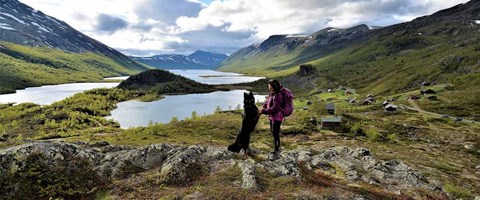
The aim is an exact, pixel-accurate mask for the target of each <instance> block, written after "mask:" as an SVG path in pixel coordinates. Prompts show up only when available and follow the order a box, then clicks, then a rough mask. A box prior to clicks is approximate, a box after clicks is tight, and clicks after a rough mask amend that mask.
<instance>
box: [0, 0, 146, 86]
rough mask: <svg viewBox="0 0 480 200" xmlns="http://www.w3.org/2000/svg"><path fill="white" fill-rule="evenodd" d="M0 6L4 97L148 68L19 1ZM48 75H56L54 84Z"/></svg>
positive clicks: (0, 80) (6, 1) (0, 81)
mask: <svg viewBox="0 0 480 200" xmlns="http://www.w3.org/2000/svg"><path fill="white" fill-rule="evenodd" d="M0 2H1V5H2V6H1V7H0V42H1V43H0V45H1V46H0V57H2V59H1V61H0V62H1V63H2V65H1V67H0V72H1V73H0V74H1V75H0V86H2V88H1V89H0V93H4V92H13V91H15V89H19V88H24V87H28V86H36V85H42V84H58V83H62V82H75V81H91V80H99V79H101V78H102V77H107V76H118V75H127V74H135V73H138V72H140V71H144V70H146V69H148V67H146V66H144V65H142V64H139V63H137V62H135V61H132V60H131V59H130V58H128V57H127V56H125V55H123V54H122V53H120V52H118V51H116V50H114V49H112V48H110V47H108V46H106V45H104V44H102V43H100V42H98V41H96V40H94V39H92V38H90V37H88V36H86V35H84V34H82V33H81V32H79V31H77V30H75V29H74V28H72V27H71V26H69V25H68V24H66V23H65V22H63V21H60V20H58V19H55V18H53V17H50V16H48V15H45V14H44V13H42V12H41V11H38V10H35V9H33V8H31V7H29V6H27V5H25V4H23V3H20V2H19V1H17V0H0ZM78 65H82V66H80V67H78ZM48 71H54V72H53V73H54V74H55V76H54V78H53V79H52V78H51V77H50V76H49V74H48V73H46V72H48ZM55 77H57V78H55ZM54 79H59V80H54Z"/></svg>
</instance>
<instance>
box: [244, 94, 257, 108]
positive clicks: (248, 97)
mask: <svg viewBox="0 0 480 200" xmlns="http://www.w3.org/2000/svg"><path fill="white" fill-rule="evenodd" d="M243 104H244V105H254V104H255V97H254V96H253V93H252V92H250V93H246V92H244V93H243Z"/></svg>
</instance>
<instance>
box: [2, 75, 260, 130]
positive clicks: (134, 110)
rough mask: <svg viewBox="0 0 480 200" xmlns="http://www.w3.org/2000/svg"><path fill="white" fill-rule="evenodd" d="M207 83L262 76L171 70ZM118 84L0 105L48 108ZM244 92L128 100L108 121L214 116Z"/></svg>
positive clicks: (52, 88) (76, 86)
mask: <svg viewBox="0 0 480 200" xmlns="http://www.w3.org/2000/svg"><path fill="white" fill-rule="evenodd" d="M170 72H172V73H175V74H179V75H182V76H185V77H187V78H190V79H193V80H195V81H198V82H201V83H205V84H231V83H242V82H250V81H255V80H258V79H261V78H263V77H250V76H243V75H241V74H237V73H228V72H219V71H213V70H170ZM127 78H128V76H122V77H110V78H106V79H107V80H113V79H119V80H125V79H127ZM118 84H119V83H71V84H61V85H47V86H42V87H30V88H26V89H23V90H17V91H16V93H13V94H3V95H0V103H13V102H15V103H17V104H19V103H24V102H32V103H36V104H40V105H48V104H51V103H53V102H56V101H60V100H62V99H65V98H67V97H69V96H72V95H74V94H75V93H79V92H83V91H86V90H91V89H94V88H113V87H116V86H117V85H118ZM243 92H245V91H244V90H234V91H218V92H212V93H205V94H187V95H169V96H165V98H164V99H161V100H158V101H153V102H139V101H126V102H121V103H119V104H117V106H118V108H117V109H115V110H113V111H112V112H111V116H108V117H107V118H108V119H113V120H116V121H118V122H119V123H120V126H121V127H122V128H129V127H138V126H147V125H148V124H149V123H150V122H153V123H155V122H159V123H168V122H170V121H171V120H172V118H173V117H176V118H177V119H178V120H182V119H185V118H190V117H191V116H192V112H193V111H195V112H196V113H197V115H198V116H202V115H204V114H212V113H213V112H215V110H216V109H217V107H219V108H220V109H222V110H228V109H235V108H236V107H237V106H243ZM255 98H256V99H257V101H264V100H265V98H264V96H257V95H256V96H255Z"/></svg>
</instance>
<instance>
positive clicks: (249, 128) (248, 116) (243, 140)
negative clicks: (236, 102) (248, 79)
mask: <svg viewBox="0 0 480 200" xmlns="http://www.w3.org/2000/svg"><path fill="white" fill-rule="evenodd" d="M259 118H260V115H259V114H258V108H257V106H256V105H255V97H253V94H252V92H250V93H248V94H247V93H243V120H242V127H240V130H238V134H237V139H236V140H235V143H233V144H231V145H230V146H228V150H229V151H232V152H236V153H239V152H240V150H243V153H244V154H245V156H247V150H248V146H249V144H250V134H251V133H252V132H253V131H254V130H255V126H257V123H258V119H259Z"/></svg>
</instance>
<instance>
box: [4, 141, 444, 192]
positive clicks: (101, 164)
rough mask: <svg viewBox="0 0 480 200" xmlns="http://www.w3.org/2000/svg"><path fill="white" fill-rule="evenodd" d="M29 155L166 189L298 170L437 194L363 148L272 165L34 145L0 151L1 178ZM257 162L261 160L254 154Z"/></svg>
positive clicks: (182, 153) (227, 156) (193, 151)
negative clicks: (154, 172) (150, 176)
mask: <svg viewBox="0 0 480 200" xmlns="http://www.w3.org/2000/svg"><path fill="white" fill-rule="evenodd" d="M33 153H40V154H43V155H44V157H43V158H44V159H45V161H46V162H49V163H51V162H62V160H64V159H65V158H66V157H75V158H82V159H84V160H87V161H88V162H89V163H91V164H92V166H95V171H96V172H97V173H98V174H99V175H100V176H101V177H105V178H113V179H115V178H120V179H121V178H125V177H129V176H130V175H131V174H135V173H138V172H141V171H145V170H149V169H158V170H159V172H160V177H161V180H160V181H161V182H162V183H164V184H169V185H183V184H186V183H189V182H191V181H193V180H195V179H196V178H198V177H199V176H200V175H202V174H204V173H214V172H215V171H221V170H225V169H227V168H229V166H230V167H232V166H236V167H239V168H240V171H241V173H242V175H241V177H242V180H241V184H240V186H241V187H242V188H247V189H252V190H256V189H257V188H258V185H257V184H258V183H257V180H256V176H257V174H256V173H257V171H268V172H270V173H272V174H274V175H275V176H290V177H294V178H297V179H299V180H301V178H302V170H301V167H305V168H306V169H307V170H310V171H315V170H320V171H322V172H323V173H325V174H330V175H332V176H336V177H339V178H343V179H345V180H348V181H349V182H363V183H369V184H373V185H376V186H378V187H380V188H384V189H386V190H389V191H392V192H402V191H405V190H410V189H413V188H423V189H427V190H432V191H436V190H441V188H440V187H438V186H435V185H434V184H432V183H431V182H430V181H429V180H427V178H425V177H424V176H423V175H421V174H420V173H418V172H416V171H415V170H413V169H412V168H410V167H409V166H407V165H406V164H405V163H403V162H401V161H397V160H390V161H380V160H377V159H375V158H374V157H373V155H372V154H371V153H370V151H369V150H368V149H365V148H357V149H352V148H349V147H334V148H328V149H321V150H315V151H313V150H312V149H308V148H306V149H296V150H291V151H285V152H282V154H281V157H280V158H279V159H277V160H275V161H270V160H263V159H255V160H253V159H247V160H242V159H236V158H237V156H235V155H234V154H232V153H230V152H228V151H226V149H225V148H216V147H200V146H190V147H185V146H178V145H171V144H154V145H149V146H145V147H138V148H136V147H130V146H117V145H110V144H108V143H106V142H101V143H95V144H87V143H75V144H72V143H57V142H34V143H30V144H25V145H20V146H16V147H11V148H8V149H4V150H2V151H1V152H0V175H4V174H6V173H15V172H16V171H18V170H21V169H22V167H25V163H24V162H25V158H26V157H27V156H28V155H31V154H33ZM257 157H261V155H257Z"/></svg>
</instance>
